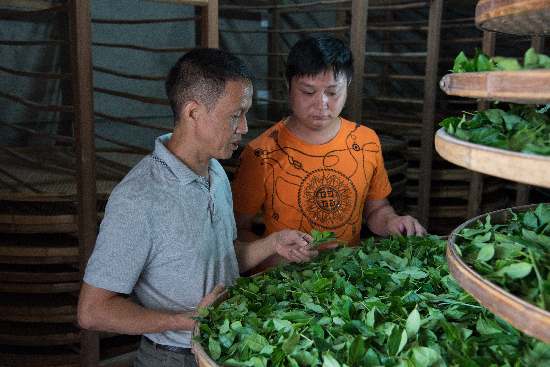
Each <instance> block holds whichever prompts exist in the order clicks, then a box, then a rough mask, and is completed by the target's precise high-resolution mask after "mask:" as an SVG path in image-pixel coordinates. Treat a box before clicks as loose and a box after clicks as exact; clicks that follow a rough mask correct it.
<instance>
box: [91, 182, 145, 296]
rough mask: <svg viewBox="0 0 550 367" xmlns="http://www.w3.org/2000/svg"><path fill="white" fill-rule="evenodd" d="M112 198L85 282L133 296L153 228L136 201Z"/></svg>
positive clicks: (124, 197)
mask: <svg viewBox="0 0 550 367" xmlns="http://www.w3.org/2000/svg"><path fill="white" fill-rule="evenodd" d="M113 194H114V193H113ZM111 198H112V199H111ZM111 198H110V199H109V202H108V204H107V208H106V210H105V217H104V219H103V221H102V222H101V226H100V231H99V234H98V237H97V240H96V245H95V248H94V251H93V253H92V256H91V257H90V259H89V261H88V264H87V267H86V272H85V275H84V281H85V282H86V283H88V284H91V285H93V286H95V287H98V288H103V289H107V290H110V291H113V292H117V293H124V294H129V293H131V292H132V289H133V288H134V285H135V284H136V282H137V280H138V278H139V276H140V274H141V271H142V269H143V267H144V265H145V263H146V261H147V257H148V254H149V250H150V249H151V232H150V230H149V228H150V225H149V223H148V220H147V217H146V213H145V211H144V210H143V207H142V206H140V205H137V202H136V201H135V200H131V199H130V198H128V197H126V196H123V197H116V195H111Z"/></svg>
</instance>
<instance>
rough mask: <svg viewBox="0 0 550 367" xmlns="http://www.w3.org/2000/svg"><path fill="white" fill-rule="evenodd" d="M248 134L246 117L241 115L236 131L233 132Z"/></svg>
mask: <svg viewBox="0 0 550 367" xmlns="http://www.w3.org/2000/svg"><path fill="white" fill-rule="evenodd" d="M247 132H248V122H247V120H246V116H244V115H243V117H242V118H241V121H239V123H238V124H237V129H236V130H235V133H236V134H246V133H247Z"/></svg>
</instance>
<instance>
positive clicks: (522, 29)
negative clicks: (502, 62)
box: [475, 0, 550, 36]
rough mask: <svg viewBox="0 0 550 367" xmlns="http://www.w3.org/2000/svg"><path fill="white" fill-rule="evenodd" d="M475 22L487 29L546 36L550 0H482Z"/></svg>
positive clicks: (549, 19)
mask: <svg viewBox="0 0 550 367" xmlns="http://www.w3.org/2000/svg"><path fill="white" fill-rule="evenodd" d="M475 24H476V26H477V27H478V28H480V29H482V30H485V31H491V32H501V33H508V34H517V35H532V36H534V35H540V36H545V35H547V32H548V31H549V30H550V0H514V1H510V0H480V1H479V2H478V3H477V6H476V15H475Z"/></svg>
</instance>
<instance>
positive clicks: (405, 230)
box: [387, 215, 427, 236]
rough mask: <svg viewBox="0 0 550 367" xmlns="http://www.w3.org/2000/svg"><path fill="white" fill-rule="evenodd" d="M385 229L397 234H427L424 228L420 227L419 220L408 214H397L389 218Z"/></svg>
mask: <svg viewBox="0 0 550 367" xmlns="http://www.w3.org/2000/svg"><path fill="white" fill-rule="evenodd" d="M387 229H388V233H389V234H395V235H397V236H412V235H416V236H422V235H424V234H427V231H426V229H424V227H422V225H421V224H420V222H418V220H417V219H416V218H413V217H411V216H410V215H404V216H397V217H394V218H392V219H390V220H389V221H388V223H387Z"/></svg>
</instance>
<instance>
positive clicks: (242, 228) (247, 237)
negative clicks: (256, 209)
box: [233, 212, 261, 242]
mask: <svg viewBox="0 0 550 367" xmlns="http://www.w3.org/2000/svg"><path fill="white" fill-rule="evenodd" d="M233 214H234V215H235V224H236V225H237V240H239V241H243V242H252V241H256V240H259V239H260V238H261V237H260V236H258V235H257V234H255V233H254V232H252V225H253V224H254V220H255V219H256V214H254V215H248V214H243V213H239V212H233Z"/></svg>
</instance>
